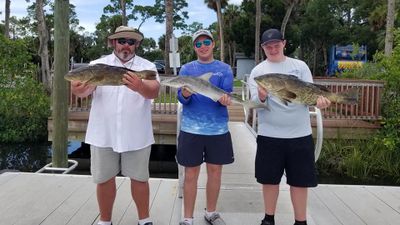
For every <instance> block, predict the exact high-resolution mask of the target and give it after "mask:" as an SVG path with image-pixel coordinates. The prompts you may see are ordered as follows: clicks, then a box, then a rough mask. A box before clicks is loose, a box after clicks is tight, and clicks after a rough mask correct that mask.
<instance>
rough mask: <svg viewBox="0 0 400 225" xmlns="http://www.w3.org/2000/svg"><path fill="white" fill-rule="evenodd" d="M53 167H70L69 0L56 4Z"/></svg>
mask: <svg viewBox="0 0 400 225" xmlns="http://www.w3.org/2000/svg"><path fill="white" fill-rule="evenodd" d="M54 6H55V7H54V87H53V105H52V106H53V115H52V116H53V123H54V133H53V144H52V149H53V157H52V163H53V167H64V168H66V167H67V166H68V155H67V147H68V145H67V142H68V129H67V128H68V127H67V125H68V104H67V100H68V86H67V82H66V81H65V80H64V75H65V74H66V73H67V72H68V67H69V66H68V65H69V59H68V58H69V24H68V22H69V0H55V3H54Z"/></svg>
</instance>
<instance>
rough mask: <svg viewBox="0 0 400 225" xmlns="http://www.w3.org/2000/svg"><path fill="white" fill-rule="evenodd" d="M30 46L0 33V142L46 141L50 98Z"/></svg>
mask: <svg viewBox="0 0 400 225" xmlns="http://www.w3.org/2000/svg"><path fill="white" fill-rule="evenodd" d="M28 49H29V47H28V45H27V44H26V42H25V41H24V40H9V39H7V38H5V37H4V35H0V65H1V68H2V69H1V71H0V99H1V101H0V142H26V141H44V140H47V118H48V116H49V115H50V114H49V109H50V101H49V97H48V96H47V94H46V91H45V88H44V86H43V85H42V84H40V83H39V82H38V81H37V80H36V79H35V77H36V66H35V65H34V64H33V63H32V62H31V54H30V52H29V51H28ZM27 90H29V94H27Z"/></svg>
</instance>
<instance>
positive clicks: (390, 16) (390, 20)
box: [385, 0, 396, 56]
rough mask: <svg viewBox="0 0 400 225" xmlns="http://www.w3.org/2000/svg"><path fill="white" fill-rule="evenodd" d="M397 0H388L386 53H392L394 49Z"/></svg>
mask: <svg viewBox="0 0 400 225" xmlns="http://www.w3.org/2000/svg"><path fill="white" fill-rule="evenodd" d="M395 8H396V6H395V0H388V9H387V10H388V11H387V17H386V18H387V19H386V36H385V55H386V56H390V55H392V51H393V29H394V18H395Z"/></svg>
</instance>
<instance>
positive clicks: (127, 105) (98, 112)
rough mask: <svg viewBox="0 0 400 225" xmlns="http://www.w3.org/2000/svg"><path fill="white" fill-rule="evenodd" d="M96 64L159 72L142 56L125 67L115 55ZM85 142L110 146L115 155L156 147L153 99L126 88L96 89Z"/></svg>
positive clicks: (136, 57) (94, 62) (108, 87)
mask: <svg viewBox="0 0 400 225" xmlns="http://www.w3.org/2000/svg"><path fill="white" fill-rule="evenodd" d="M97 63H104V64H107V65H112V66H121V67H126V68H129V69H132V70H137V71H139V70H154V71H157V69H156V66H155V65H154V63H151V62H150V61H148V60H146V59H144V58H142V57H139V56H135V57H133V59H131V60H130V61H128V62H127V63H125V64H122V63H121V61H120V60H119V59H118V58H117V57H116V56H115V55H114V54H110V55H107V56H105V57H103V58H100V59H97V60H94V61H92V62H90V64H97ZM157 80H159V77H158V74H157ZM85 142H86V143H88V144H91V145H94V146H98V147H111V148H112V149H113V150H114V151H115V152H126V151H134V150H139V149H142V148H145V147H147V146H149V145H151V144H153V143H154V136H153V127H152V121H151V100H150V99H145V98H144V97H143V96H142V95H140V94H139V93H137V92H135V91H132V90H131V89H129V88H127V87H126V86H124V85H121V86H97V87H96V90H95V91H94V92H93V99H92V106H91V110H90V115H89V122H88V127H87V131H86V138H85Z"/></svg>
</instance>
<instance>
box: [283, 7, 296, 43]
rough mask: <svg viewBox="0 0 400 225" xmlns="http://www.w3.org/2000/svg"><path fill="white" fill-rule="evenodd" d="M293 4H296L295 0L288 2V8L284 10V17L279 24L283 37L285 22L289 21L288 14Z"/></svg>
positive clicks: (290, 12)
mask: <svg viewBox="0 0 400 225" xmlns="http://www.w3.org/2000/svg"><path fill="white" fill-rule="evenodd" d="M295 4H296V1H292V2H291V3H290V5H289V7H288V9H287V10H286V14H285V17H284V18H283V21H282V25H281V33H282V35H283V37H285V30H286V25H287V23H288V21H289V18H290V14H292V11H293V8H294V6H295Z"/></svg>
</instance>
